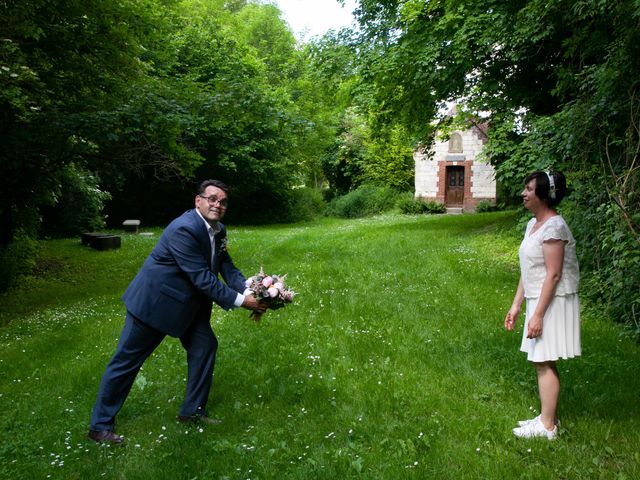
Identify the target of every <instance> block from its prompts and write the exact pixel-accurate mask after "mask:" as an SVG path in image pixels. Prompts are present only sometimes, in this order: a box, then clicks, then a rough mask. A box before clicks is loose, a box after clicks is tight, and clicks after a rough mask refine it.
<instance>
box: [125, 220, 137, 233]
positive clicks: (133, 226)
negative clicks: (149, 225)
mask: <svg viewBox="0 0 640 480" xmlns="http://www.w3.org/2000/svg"><path fill="white" fill-rule="evenodd" d="M122 226H123V227H124V231H125V232H133V233H138V227H139V226H140V220H125V221H124V222H122Z"/></svg>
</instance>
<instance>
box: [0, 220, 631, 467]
mask: <svg viewBox="0 0 640 480" xmlns="http://www.w3.org/2000/svg"><path fill="white" fill-rule="evenodd" d="M514 224H515V219H514V215H513V214H512V213H509V212H502V213H489V214H477V215H460V216H415V217H412V216H396V215H389V216H381V217H376V218H372V219H364V220H335V219H325V220H322V221H320V222H317V223H309V224H303V225H293V226H291V225H288V226H268V227H256V228H249V227H243V228H234V227H233V226H230V228H229V245H228V248H229V251H230V252H231V255H232V256H233V257H234V259H235V262H236V264H237V265H238V266H239V267H240V269H241V270H242V271H243V272H244V273H245V274H246V275H247V276H248V275H251V274H253V273H255V272H256V271H258V269H259V268H260V266H264V269H265V271H267V272H268V273H278V274H284V273H287V274H288V277H287V279H288V284H289V285H290V286H291V288H293V289H294V290H295V291H297V292H298V296H297V297H296V299H295V301H294V303H293V304H292V305H289V306H287V307H286V308H284V309H281V310H277V311H274V312H268V313H267V315H265V317H264V318H263V321H262V323H261V324H259V325H256V324H254V323H253V322H252V321H251V320H249V318H248V317H249V314H248V312H247V311H246V310H235V311H233V312H224V311H223V310H221V309H219V308H214V314H213V316H212V324H213V327H214V331H215V332H216V335H217V336H218V340H219V343H220V348H219V350H218V359H217V363H216V372H215V382H214V388H213V391H212V393H211V397H210V403H209V409H210V411H211V413H212V415H214V416H217V417H219V418H222V419H223V420H224V423H223V424H222V425H220V426H214V427H210V426H205V427H197V426H189V427H185V426H184V425H181V424H178V423H177V422H176V421H175V420H174V418H175V415H176V413H177V410H178V406H179V404H180V402H181V400H182V395H183V391H184V386H185V374H186V361H185V355H184V353H183V350H182V347H181V346H180V343H179V341H178V340H176V339H173V338H167V339H166V340H165V341H164V342H163V343H162V344H161V346H160V347H159V348H158V350H157V351H156V352H155V353H154V355H153V356H152V357H151V358H150V359H149V360H148V361H147V363H146V364H145V366H144V367H143V370H142V371H141V373H140V375H139V376H138V379H137V381H136V383H135V385H134V387H133V390H132V392H131V394H130V396H129V398H128V400H127V402H126V403H125V405H124V408H123V410H122V411H121V412H120V415H119V416H118V426H117V430H118V432H119V433H122V434H124V435H125V437H126V443H125V445H124V446H121V447H109V446H99V445H96V444H93V443H92V442H90V441H88V440H87V439H86V432H87V428H88V422H89V415H90V410H91V407H92V405H93V401H94V399H95V395H96V392H97V389H98V383H99V380H100V377H101V375H102V373H103V371H104V368H105V366H106V363H107V361H108V360H109V358H110V356H111V354H112V353H113V351H114V349H115V346H116V342H117V339H118V337H119V333H120V329H121V327H122V324H123V320H124V308H123V305H122V303H121V301H120V300H119V297H120V295H121V294H122V292H123V291H124V288H125V287H126V285H127V284H128V282H129V281H130V280H131V279H132V278H133V276H134V275H135V273H136V272H137V270H138V268H139V266H140V265H141V263H142V262H143V261H144V259H145V257H146V255H147V254H148V252H150V251H151V249H152V248H153V246H154V244H155V242H156V241H157V238H158V235H159V234H160V230H155V236H154V237H142V236H135V235H124V236H123V239H122V248H121V249H120V250H116V251H106V252H98V251H94V250H91V249H88V248H85V247H82V246H81V245H80V243H79V241H78V240H77V239H69V240H55V241H48V242H44V243H43V258H42V261H41V263H40V267H39V270H38V273H37V275H36V276H33V277H29V278H26V279H25V280H24V281H23V282H22V283H21V285H20V287H19V288H16V289H14V290H12V291H11V292H9V293H8V294H5V295H3V296H0V325H4V326H3V327H1V328H0V411H2V416H1V417H0V426H1V434H2V441H1V442H0V478H7V479H12V480H15V479H22V478H24V479H44V478H59V479H88V478H117V479H149V478H159V479H165V478H166V479H169V478H170V479H196V478H197V479H249V478H250V479H271V478H277V479H280V478H287V479H289V478H298V479H320V478H321V479H343V478H374V479H375V478H383V479H398V478H416V479H460V478H465V479H466V478H478V479H480V478H482V479H511V478H518V479H520V478H532V479H540V478H542V479H544V478H549V479H585V478H589V479H592V478H603V479H636V478H640V466H639V465H640V453H639V452H640V408H639V398H640V349H639V348H638V346H637V345H636V344H635V343H633V342H632V341H631V340H629V339H627V338H625V337H624V336H622V335H621V334H620V330H619V329H618V327H616V326H615V325H613V324H611V323H610V322H608V321H606V320H603V319H602V318H600V317H599V315H598V312H597V311H595V310H593V309H589V308H585V311H584V313H583V329H582V337H583V356H582V357H580V358H578V359H575V360H571V361H564V362H560V363H559V370H560V372H561V381H562V393H561V399H560V418H561V420H562V429H561V436H560V437H559V439H558V440H556V441H554V442H549V441H547V440H543V439H535V440H529V441H527V440H520V439H516V438H515V437H514V436H513V435H512V433H511V429H512V428H513V427H514V426H515V422H516V420H518V419H523V418H529V417H532V416H534V415H535V414H536V413H535V411H534V410H535V409H537V408H538V400H537V386H536V383H535V373H534V371H533V368H532V367H531V366H530V365H529V364H528V363H527V361H526V359H525V355H524V354H522V353H520V352H519V351H518V349H519V343H520V336H521V332H522V321H520V323H519V325H518V327H519V328H516V332H512V333H506V332H505V331H504V329H503V326H502V322H503V318H504V314H505V312H506V310H507V309H508V307H509V306H510V304H511V300H512V297H513V293H514V289H515V286H516V283H517V279H518V271H517V248H518V244H519V241H520V238H519V234H518V233H514V231H515V229H514Z"/></svg>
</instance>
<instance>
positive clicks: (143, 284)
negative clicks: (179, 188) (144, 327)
mask: <svg viewBox="0 0 640 480" xmlns="http://www.w3.org/2000/svg"><path fill="white" fill-rule="evenodd" d="M220 226H221V230H220V232H219V233H218V234H216V236H215V240H216V242H215V244H216V252H215V255H214V256H213V262H211V242H210V240H209V232H208V231H207V228H206V226H205V223H204V221H203V220H202V218H200V216H199V215H198V213H197V212H196V211H195V209H192V210H188V211H187V212H185V213H183V214H182V215H181V216H179V217H178V218H176V219H175V220H173V221H172V222H171V223H170V224H169V226H167V228H166V229H165V230H164V232H163V233H162V236H161V237H160V240H159V241H158V243H157V245H156V246H155V248H154V249H153V251H152V252H151V254H150V255H149V257H147V259H146V260H145V262H144V264H143V265H142V268H141V269H140V271H139V272H138V274H137V275H136V277H135V278H134V279H133V281H132V282H131V283H130V284H129V286H128V287H127V290H126V291H125V292H124V295H123V296H122V300H124V303H125V305H126V307H127V310H128V311H129V312H130V313H131V314H132V315H133V316H135V317H136V318H138V319H140V320H141V321H142V322H144V323H146V324H148V325H150V326H151V327H153V328H155V329H156V330H159V331H161V332H163V333H166V334H168V335H171V336H173V337H179V336H181V335H182V334H183V333H184V332H185V331H186V330H187V328H188V327H189V325H191V323H192V322H193V321H194V320H196V318H199V317H202V316H206V318H207V320H208V319H209V318H210V316H211V307H212V302H215V303H217V304H218V305H220V306H221V307H222V308H224V309H231V308H233V307H234V301H235V299H236V298H237V295H238V293H239V292H240V293H242V292H243V291H244V288H245V286H244V282H245V277H244V276H243V275H242V273H241V272H240V271H239V270H238V269H237V268H236V267H235V265H234V264H233V261H232V260H231V257H230V256H229V254H228V253H227V251H226V248H225V243H226V236H227V232H226V229H225V228H224V225H222V224H220ZM218 275H221V276H222V278H223V279H224V282H225V283H226V284H225V283H223V282H222V281H221V280H220V279H219V278H218Z"/></svg>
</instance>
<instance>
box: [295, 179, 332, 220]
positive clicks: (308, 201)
mask: <svg viewBox="0 0 640 480" xmlns="http://www.w3.org/2000/svg"><path fill="white" fill-rule="evenodd" d="M325 210H326V203H325V201H324V200H323V198H322V193H320V192H319V191H318V190H316V189H315V188H309V187H303V188H297V189H295V190H293V193H292V204H291V210H290V215H289V217H290V218H289V220H290V221H292V222H299V221H304V220H313V219H314V218H317V217H320V216H322V215H324V213H325Z"/></svg>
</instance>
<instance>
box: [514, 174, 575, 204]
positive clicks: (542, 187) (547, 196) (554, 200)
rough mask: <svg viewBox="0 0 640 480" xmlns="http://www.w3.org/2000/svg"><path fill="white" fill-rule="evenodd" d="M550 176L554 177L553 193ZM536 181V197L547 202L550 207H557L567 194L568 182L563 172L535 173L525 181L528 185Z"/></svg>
mask: <svg viewBox="0 0 640 480" xmlns="http://www.w3.org/2000/svg"><path fill="white" fill-rule="evenodd" d="M549 176H551V177H553V183H554V187H555V188H554V190H553V193H552V192H551V183H550V182H549ZM533 179H535V181H536V197H538V198H539V199H540V200H542V201H543V202H545V203H546V204H547V205H549V206H550V207H555V206H556V205H558V204H559V203H560V200H562V199H563V198H564V196H565V195H566V194H567V180H566V178H565V177H564V175H563V174H562V173H561V172H554V171H549V172H533V173H530V174H529V175H527V178H525V179H524V184H525V185H526V184H527V183H529V182H530V181H531V180H533Z"/></svg>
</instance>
